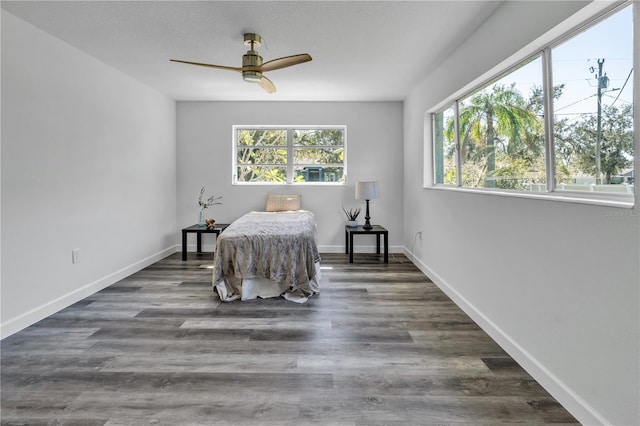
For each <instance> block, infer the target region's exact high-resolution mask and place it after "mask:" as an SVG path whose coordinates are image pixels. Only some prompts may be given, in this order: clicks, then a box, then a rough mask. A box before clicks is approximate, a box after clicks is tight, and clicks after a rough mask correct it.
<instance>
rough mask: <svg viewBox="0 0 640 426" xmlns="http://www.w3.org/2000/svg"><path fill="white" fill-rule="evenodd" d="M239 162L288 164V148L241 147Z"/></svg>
mask: <svg viewBox="0 0 640 426" xmlns="http://www.w3.org/2000/svg"><path fill="white" fill-rule="evenodd" d="M237 164H287V150H286V149H276V148H240V149H238V158H237Z"/></svg>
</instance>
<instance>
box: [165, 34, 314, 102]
mask: <svg viewBox="0 0 640 426" xmlns="http://www.w3.org/2000/svg"><path fill="white" fill-rule="evenodd" d="M261 44H262V37H260V35H259V34H254V33H247V34H245V35H244V45H245V46H247V47H248V48H249V50H248V51H247V53H245V54H244V55H242V67H229V66H225V65H214V64H203V63H200V62H191V61H182V60H180V59H170V61H173V62H181V63H183V64H190V65H198V66H201V67H209V68H218V69H222V70H229V71H237V72H240V73H242V78H243V79H244V81H248V82H250V83H258V85H260V87H262V88H263V89H264V90H266V91H267V92H268V93H274V92H275V91H276V86H274V84H273V82H272V81H271V80H269V79H268V78H267V77H265V76H264V75H263V73H265V72H267V71H274V70H279V69H281V68H286V67H290V66H293V65H298V64H302V63H304V62H309V61H310V60H311V56H310V55H309V54H307V53H301V54H299V55H292V56H285V57H282V58H278V59H273V60H271V61H268V62H265V63H263V62H262V56H260V55H259V54H258V52H257V51H256V50H255V48H257V47H260V45H261Z"/></svg>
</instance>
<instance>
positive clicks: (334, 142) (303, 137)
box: [293, 129, 344, 146]
mask: <svg viewBox="0 0 640 426" xmlns="http://www.w3.org/2000/svg"><path fill="white" fill-rule="evenodd" d="M293 144H294V145H303V146H314V145H315V146H343V145H344V131H343V130H342V129H320V130H313V129H309V130H294V131H293Z"/></svg>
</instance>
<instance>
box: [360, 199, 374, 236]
mask: <svg viewBox="0 0 640 426" xmlns="http://www.w3.org/2000/svg"><path fill="white" fill-rule="evenodd" d="M365 201H366V202H367V214H366V215H365V217H364V225H363V226H362V229H373V226H371V222H369V219H371V217H370V216H369V200H365Z"/></svg>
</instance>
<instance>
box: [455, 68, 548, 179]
mask: <svg viewBox="0 0 640 426" xmlns="http://www.w3.org/2000/svg"><path fill="white" fill-rule="evenodd" d="M542 100H543V95H542V62H541V59H540V57H539V56H538V57H536V58H534V59H533V60H531V61H530V62H528V63H524V64H523V65H522V66H520V67H519V68H517V69H515V70H514V71H512V72H511V73H509V74H507V75H506V76H504V77H502V78H500V79H499V80H498V81H495V82H494V83H492V84H490V85H488V86H486V87H485V88H483V89H481V90H479V91H478V92H476V93H474V94H472V95H471V96H469V97H467V98H466V99H463V100H462V101H460V104H459V111H460V112H459V115H460V118H459V120H460V156H461V159H462V183H463V186H467V187H472V188H500V189H516V190H532V189H533V190H535V189H537V188H538V187H539V186H540V185H541V184H544V183H545V182H546V175H545V161H544V122H543V102H542Z"/></svg>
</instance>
